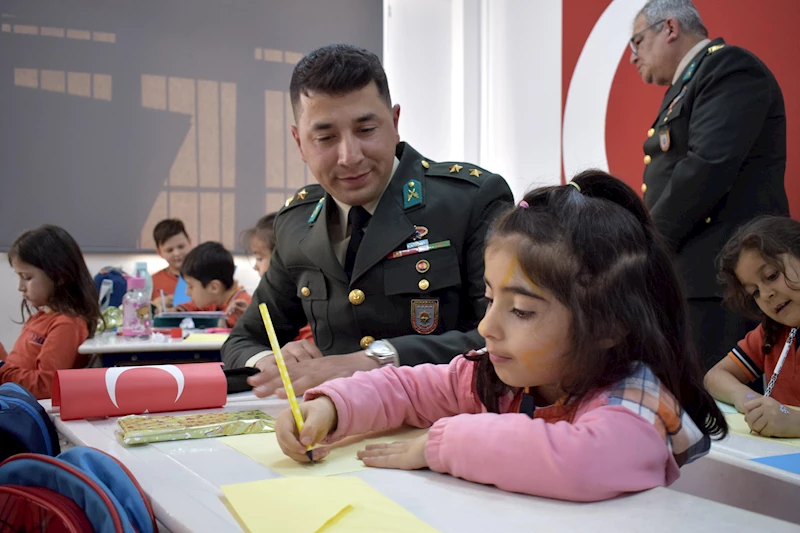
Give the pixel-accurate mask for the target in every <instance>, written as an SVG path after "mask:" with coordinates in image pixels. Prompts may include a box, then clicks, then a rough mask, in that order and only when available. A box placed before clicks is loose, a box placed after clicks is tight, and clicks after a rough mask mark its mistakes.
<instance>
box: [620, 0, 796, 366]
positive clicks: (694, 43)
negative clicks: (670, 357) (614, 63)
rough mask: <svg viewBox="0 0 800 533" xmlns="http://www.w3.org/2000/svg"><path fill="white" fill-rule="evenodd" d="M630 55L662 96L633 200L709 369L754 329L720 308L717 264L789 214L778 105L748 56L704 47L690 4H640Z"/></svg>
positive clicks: (718, 45) (768, 76) (770, 84)
mask: <svg viewBox="0 0 800 533" xmlns="http://www.w3.org/2000/svg"><path fill="white" fill-rule="evenodd" d="M630 46H631V52H632V53H631V57H630V60H631V63H632V64H633V65H634V66H635V67H636V68H637V70H638V71H639V74H640V76H641V77H642V79H643V80H644V82H645V83H655V84H658V85H664V86H666V87H668V89H667V92H666V94H665V95H664V100H663V102H662V104H661V107H660V109H659V111H658V115H657V116H656V119H655V121H654V122H653V124H652V126H651V127H650V129H649V130H648V131H647V138H646V140H645V142H644V153H645V155H644V163H645V171H644V183H643V185H642V192H643V193H644V200H645V203H646V204H647V207H648V208H649V209H650V213H651V214H652V216H653V219H654V221H655V224H656V226H657V227H658V228H659V230H660V231H661V233H662V235H663V236H664V237H665V238H666V239H667V241H668V243H669V245H670V247H671V248H672V250H673V252H674V253H675V261H676V266H677V268H678V271H679V273H680V274H681V276H682V278H683V281H684V284H685V286H686V291H687V296H688V303H689V311H690V321H691V326H692V331H693V336H694V338H695V344H696V346H697V348H698V350H699V351H700V355H701V357H702V359H703V361H704V363H705V364H706V366H707V368H710V367H711V366H713V365H714V364H715V363H716V362H717V361H718V360H719V359H721V358H722V357H723V356H724V355H725V353H727V351H728V350H729V349H730V348H731V347H733V346H734V344H735V343H736V342H737V341H738V340H739V339H741V338H743V337H744V335H745V334H746V333H747V332H748V331H749V330H750V329H752V327H754V326H753V325H752V324H751V323H750V322H749V321H747V320H745V319H743V318H741V317H738V316H737V315H735V314H734V313H732V312H729V311H726V310H725V309H723V307H722V306H721V301H722V300H721V296H722V288H721V287H720V286H719V285H718V283H717V280H716V266H715V258H716V255H717V254H718V253H719V251H720V249H721V248H722V246H723V244H724V243H725V242H726V241H727V239H728V238H729V237H730V236H731V234H732V233H733V231H734V230H735V229H736V228H737V227H738V226H739V225H741V224H742V223H743V222H745V221H747V220H749V219H751V218H753V217H756V216H758V215H764V214H773V215H788V214H789V207H788V202H787V198H786V192H785V190H784V184H783V180H784V170H785V168H786V114H785V110H784V104H783V96H782V94H781V89H780V87H779V86H778V83H777V81H776V80H775V77H774V76H773V75H772V73H771V72H770V71H769V69H768V68H767V67H766V65H764V63H762V62H761V61H760V60H759V59H758V58H757V57H755V56H754V55H753V54H752V53H750V52H748V51H747V50H744V49H742V48H738V47H736V46H731V45H728V44H726V43H725V41H724V40H722V39H716V40H714V41H710V40H709V39H708V31H707V30H706V28H705V26H704V25H703V22H702V20H701V19H700V15H699V13H698V12H697V9H696V8H695V6H694V5H693V4H692V3H691V2H690V1H689V0H651V1H650V2H648V3H647V4H645V6H644V7H643V8H642V10H641V11H640V12H639V14H638V15H637V17H636V19H635V22H634V27H633V37H631V39H630Z"/></svg>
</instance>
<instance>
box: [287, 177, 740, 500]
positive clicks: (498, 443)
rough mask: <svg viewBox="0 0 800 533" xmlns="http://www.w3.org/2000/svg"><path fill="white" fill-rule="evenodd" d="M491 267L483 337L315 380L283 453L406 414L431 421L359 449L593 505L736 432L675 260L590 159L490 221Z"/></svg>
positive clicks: (664, 475) (670, 470)
mask: <svg viewBox="0 0 800 533" xmlns="http://www.w3.org/2000/svg"><path fill="white" fill-rule="evenodd" d="M485 263H486V268H485V281H486V299H487V302H488V307H487V310H486V315H485V317H484V319H483V320H482V321H481V323H480V326H479V332H480V333H481V335H483V337H484V339H485V340H486V347H485V348H483V349H481V350H478V351H474V352H471V353H469V354H466V355H462V356H458V357H456V358H455V359H454V360H453V361H452V362H451V363H450V364H449V365H429V364H425V365H419V366H416V367H413V368H412V367H401V368H395V367H393V366H387V367H384V368H381V369H377V370H374V371H372V372H366V373H364V372H361V373H356V374H355V375H354V376H353V377H350V378H344V379H337V380H333V381H330V382H328V383H325V384H323V385H322V386H320V387H317V388H315V389H311V390H309V391H308V392H306V395H305V400H306V401H305V402H303V403H302V404H301V410H302V412H303V415H304V417H305V426H304V428H303V431H302V432H301V433H299V434H298V431H297V428H296V426H295V425H294V422H293V419H292V415H291V413H290V412H289V411H288V410H287V411H285V412H283V413H281V415H280V416H279V417H278V420H277V422H276V431H277V434H278V442H279V443H280V445H281V448H282V449H283V451H284V452H285V453H286V454H287V455H289V456H290V457H292V458H293V459H295V460H297V461H300V462H305V461H308V458H307V457H306V455H305V451H306V449H305V445H315V444H323V445H324V444H327V443H330V442H334V441H336V440H339V439H341V438H343V437H345V436H347V435H352V434H359V433H364V432H367V431H372V430H383V429H388V428H395V427H399V426H401V425H404V424H408V425H411V426H416V427H423V428H430V430H429V431H428V432H427V433H426V434H425V435H422V436H420V437H418V438H416V439H414V440H411V441H408V442H398V443H392V444H379V445H371V446H367V448H366V449H365V450H362V451H360V452H359V457H360V458H361V459H362V460H363V461H364V463H365V464H366V465H369V466H374V467H380V468H400V469H418V468H430V469H432V470H435V471H437V472H446V473H449V474H451V475H454V476H457V477H461V478H464V479H467V480H470V481H475V482H478V483H486V484H492V485H496V486H497V487H499V488H501V489H504V490H508V491H513V492H522V493H527V494H533V495H539V496H547V497H551V498H559V499H565V500H574V501H595V500H603V499H607V498H612V497H614V496H617V495H619V494H622V493H626V492H634V491H641V490H645V489H649V488H652V487H657V486H662V485H669V484H670V483H672V482H673V481H675V479H677V478H678V476H679V470H678V469H679V467H680V466H681V465H683V464H685V463H687V462H689V461H692V460H693V459H695V458H697V457H700V456H702V455H704V454H705V453H706V452H707V451H708V449H709V446H710V436H711V435H717V436H720V437H722V436H724V435H725V434H726V432H727V426H726V425H725V420H724V418H723V416H722V414H721V413H720V411H719V410H718V409H717V407H716V405H715V403H714V401H713V400H712V398H711V397H710V396H709V394H708V393H707V392H706V391H705V390H704V389H703V387H702V373H701V372H702V371H701V368H700V365H699V363H698V360H697V359H696V357H695V355H694V354H693V352H692V350H691V348H690V346H689V344H688V343H689V340H688V339H689V332H688V330H687V322H686V307H685V302H684V297H683V294H682V293H681V290H680V284H679V283H678V281H677V278H676V275H675V272H674V269H673V267H672V264H671V262H670V260H669V256H668V254H667V252H666V250H665V248H664V246H663V244H662V243H661V239H660V237H659V236H658V234H657V232H656V229H655V227H654V226H653V223H652V221H651V219H650V217H649V215H648V214H647V212H646V210H645V208H644V205H643V204H642V202H641V201H640V200H639V198H638V197H637V196H636V195H635V193H634V192H633V191H632V190H631V189H630V188H629V187H628V186H627V185H625V184H623V183H622V182H620V181H618V180H616V179H615V178H613V177H611V176H609V175H608V174H605V173H603V172H600V171H588V172H585V173H583V174H581V175H579V176H577V177H576V178H575V179H574V181H573V182H571V183H569V184H567V185H564V186H559V187H545V188H541V189H537V190H535V191H533V192H530V193H528V194H527V195H526V196H525V199H524V200H523V201H522V202H520V205H519V206H518V207H515V208H513V209H512V210H511V211H509V212H507V213H506V214H505V215H503V216H502V217H501V218H500V219H498V220H497V221H495V222H494V224H493V226H492V230H491V232H490V234H489V237H488V240H487V248H486V253H485ZM326 453H327V450H326V448H325V447H324V446H322V447H318V448H315V449H314V452H313V455H314V458H315V460H317V459H322V458H323V457H324V456H325V455H326Z"/></svg>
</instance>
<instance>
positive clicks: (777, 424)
mask: <svg viewBox="0 0 800 533" xmlns="http://www.w3.org/2000/svg"><path fill="white" fill-rule="evenodd" d="M744 412H745V416H744V421H745V422H747V425H748V426H750V429H751V430H752V431H755V432H756V433H758V434H759V435H761V436H762V437H800V412H798V411H796V410H794V409H789V408H788V407H786V406H784V405H783V404H781V403H780V402H778V401H777V400H775V399H773V398H767V397H766V396H761V397H758V398H756V399H754V400H750V401H749V402H747V403H746V404H744Z"/></svg>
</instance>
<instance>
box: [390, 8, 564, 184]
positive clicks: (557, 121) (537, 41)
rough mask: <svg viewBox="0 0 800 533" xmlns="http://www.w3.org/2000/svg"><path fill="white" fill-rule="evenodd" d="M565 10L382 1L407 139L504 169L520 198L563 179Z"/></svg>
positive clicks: (430, 151) (435, 154) (446, 155)
mask: <svg viewBox="0 0 800 533" xmlns="http://www.w3.org/2000/svg"><path fill="white" fill-rule="evenodd" d="M561 12H562V3H561V0H547V1H546V2H545V1H539V2H534V1H531V0H384V51H383V54H384V59H383V62H384V67H385V69H386V73H387V76H388V77H389V87H390V89H391V92H392V99H393V100H394V102H395V103H399V104H400V106H401V114H400V135H401V137H402V138H403V140H406V141H408V142H410V143H411V144H412V145H413V146H414V147H415V148H416V149H417V150H419V151H420V152H421V153H423V154H425V155H427V156H429V157H431V158H433V159H435V160H440V161H441V160H466V161H468V162H472V163H476V164H478V165H481V166H483V167H485V168H488V169H490V170H492V171H494V172H499V173H501V174H502V175H503V176H504V177H505V178H506V180H507V181H508V182H509V185H510V186H511V189H512V191H513V192H514V195H515V197H516V198H519V197H520V196H521V195H522V194H523V193H524V191H525V190H527V189H528V188H530V187H531V186H538V185H543V184H552V183H560V179H561V153H560V140H559V137H560V135H559V132H560V131H561V23H562V20H561Z"/></svg>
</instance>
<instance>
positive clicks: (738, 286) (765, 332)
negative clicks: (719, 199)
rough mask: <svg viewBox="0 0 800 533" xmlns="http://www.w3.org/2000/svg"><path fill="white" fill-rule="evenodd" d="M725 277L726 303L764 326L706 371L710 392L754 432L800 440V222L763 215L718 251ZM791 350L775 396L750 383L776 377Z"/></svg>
mask: <svg viewBox="0 0 800 533" xmlns="http://www.w3.org/2000/svg"><path fill="white" fill-rule="evenodd" d="M718 262H719V268H720V269H719V277H720V280H721V281H722V282H723V283H725V286H726V291H725V301H726V303H728V304H730V305H731V306H732V307H733V308H735V309H736V310H738V311H739V312H741V313H743V314H747V315H750V316H752V317H754V318H757V319H760V320H761V324H759V326H758V327H757V328H756V329H754V330H753V331H751V332H750V333H748V334H747V336H746V337H745V338H744V339H742V340H741V341H739V343H738V344H737V345H736V346H735V347H734V348H733V350H731V351H730V353H728V357H726V358H724V359H723V360H722V361H720V362H719V363H717V364H716V365H715V366H714V367H713V368H712V369H711V370H709V371H708V374H707V375H706V386H707V387H708V390H709V391H710V392H711V394H712V395H713V396H714V397H715V398H717V399H718V400H721V401H723V402H727V403H730V404H733V405H734V406H735V407H736V409H738V410H739V412H741V413H744V414H745V417H744V419H745V421H746V422H747V425H748V426H750V429H751V430H752V431H754V432H756V433H759V434H761V435H762V436H764V437H800V412H798V411H796V410H794V409H787V408H786V406H785V405H784V404H786V405H794V406H800V374H798V369H799V368H800V362H799V361H798V355H800V352H798V343H799V342H800V340H798V338H797V337H798V335H797V334H796V335H795V337H794V339H793V342H789V343H788V346H787V341H788V340H789V336H790V334H791V332H792V330H793V329H796V328H798V327H800V222H798V221H796V220H792V219H791V218H785V217H774V216H769V217H761V218H757V219H755V220H753V221H751V222H749V223H747V224H745V225H744V226H742V227H741V228H740V229H739V230H738V231H737V232H736V234H735V235H734V236H733V237H731V239H730V240H729V241H728V242H727V244H725V246H724V247H723V248H722V251H721V252H720V254H719V260H718ZM784 351H786V356H785V357H784V363H783V366H782V368H781V369H780V375H779V376H778V378H777V379H775V381H774V387H773V388H772V391H771V392H772V395H771V396H770V397H766V396H761V395H760V394H757V393H755V392H754V391H753V390H752V389H750V387H748V386H747V385H746V383H749V382H751V381H753V380H755V379H759V378H761V377H762V376H765V377H766V378H767V379H769V380H770V381H771V380H772V378H773V377H774V376H775V373H776V371H777V370H778V369H777V368H776V367H777V364H778V361H779V360H780V358H781V354H782V352H784Z"/></svg>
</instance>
